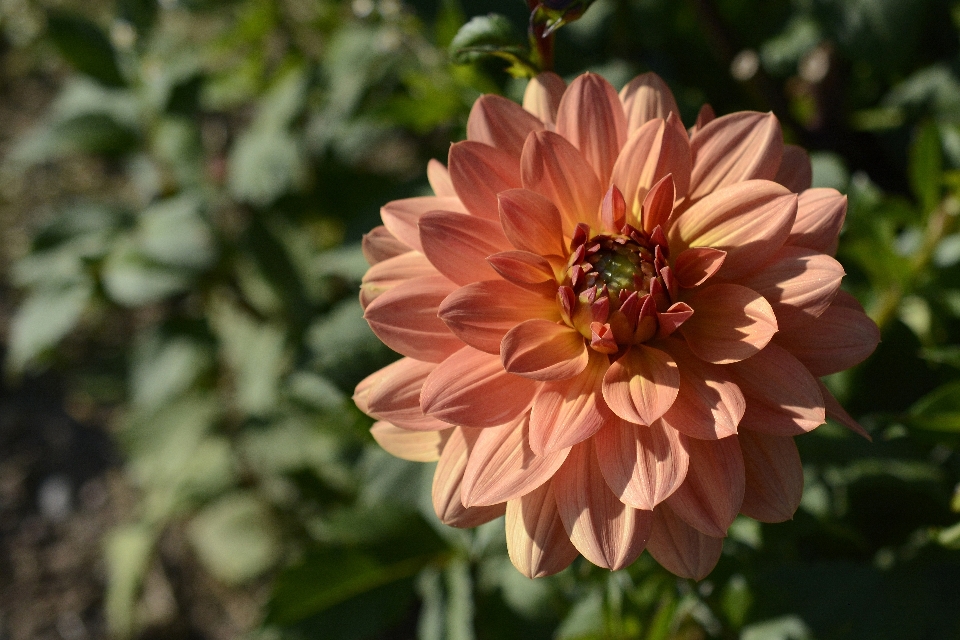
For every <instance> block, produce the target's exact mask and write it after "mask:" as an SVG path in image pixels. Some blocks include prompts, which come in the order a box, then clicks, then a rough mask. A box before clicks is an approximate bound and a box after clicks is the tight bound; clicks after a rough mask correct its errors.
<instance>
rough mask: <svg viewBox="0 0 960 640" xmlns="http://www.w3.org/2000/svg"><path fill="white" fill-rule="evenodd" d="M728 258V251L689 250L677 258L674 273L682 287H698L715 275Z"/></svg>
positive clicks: (709, 249) (706, 248) (705, 248)
mask: <svg viewBox="0 0 960 640" xmlns="http://www.w3.org/2000/svg"><path fill="white" fill-rule="evenodd" d="M726 258H727V252H726V251H720V250H719V249H711V248H710V247H696V248H694V249H687V250H686V251H684V252H682V253H681V254H680V255H678V256H677V261H676V263H675V264H674V272H675V273H676V274H677V281H678V282H679V283H680V286H681V287H684V288H686V289H692V288H693V287H698V286H700V285H701V284H703V283H704V282H706V281H707V280H709V279H710V277H711V276H712V275H713V274H715V273H716V272H717V271H718V270H719V269H720V267H721V266H722V265H723V261H724V260H725V259H726Z"/></svg>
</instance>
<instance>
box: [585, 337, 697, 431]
mask: <svg viewBox="0 0 960 640" xmlns="http://www.w3.org/2000/svg"><path fill="white" fill-rule="evenodd" d="M679 391H680V373H679V372H678V371H677V363H676V362H675V361H674V359H673V358H672V357H670V354H668V353H665V352H663V351H660V350H659V349H654V348H653V347H648V346H646V345H642V344H638V345H634V346H633V347H630V348H629V349H627V351H626V353H624V354H623V355H622V356H621V357H620V358H619V359H618V360H617V361H616V362H614V363H613V364H611V365H610V368H609V369H608V370H607V373H606V375H604V376H603V398H604V400H606V401H607V405H608V406H609V407H610V409H611V410H613V412H614V413H616V414H617V415H618V416H620V417H621V418H623V419H624V420H627V421H628V422H636V423H639V424H643V425H650V424H653V422H654V421H655V420H658V419H659V418H660V416H662V415H663V414H664V413H666V412H667V410H668V409H669V408H670V406H671V405H672V404H673V402H674V400H676V399H677V394H678V393H679Z"/></svg>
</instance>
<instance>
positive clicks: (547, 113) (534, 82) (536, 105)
mask: <svg viewBox="0 0 960 640" xmlns="http://www.w3.org/2000/svg"><path fill="white" fill-rule="evenodd" d="M566 90H567V83H566V82H564V81H563V78H561V77H560V76H558V75H557V74H555V73H553V72H552V71H544V72H542V73H539V74H537V75H536V76H535V77H533V78H530V82H528V83H527V88H526V90H524V92H523V108H524V109H526V110H527V111H529V112H530V113H532V114H533V115H535V116H537V118H539V119H540V120H541V121H542V122H543V123H544V124H545V125H547V126H548V127H552V125H553V124H554V123H556V121H557V109H558V108H559V107H560V100H561V99H562V98H563V92H564V91H566Z"/></svg>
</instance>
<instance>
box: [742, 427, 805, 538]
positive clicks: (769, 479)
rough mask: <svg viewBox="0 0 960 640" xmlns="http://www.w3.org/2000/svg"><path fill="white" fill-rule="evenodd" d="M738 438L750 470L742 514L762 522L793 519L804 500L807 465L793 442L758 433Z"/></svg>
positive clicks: (747, 470) (747, 467)
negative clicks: (805, 466) (805, 465)
mask: <svg viewBox="0 0 960 640" xmlns="http://www.w3.org/2000/svg"><path fill="white" fill-rule="evenodd" d="M737 438H738V439H739V440H740V448H741V450H742V451H743V462H744V465H745V469H746V488H745V490H744V494H743V504H742V505H741V506H740V513H742V514H744V515H746V516H750V517H751V518H753V519H754V520H759V521H760V522H783V521H785V520H790V519H791V518H793V514H794V513H796V511H797V507H799V506H800V498H801V497H802V496H803V465H802V464H801V463H800V452H799V451H797V445H796V444H794V442H793V438H790V437H781V436H771V435H767V434H765V433H757V432H755V431H745V432H743V433H741V434H740V435H739V436H737Z"/></svg>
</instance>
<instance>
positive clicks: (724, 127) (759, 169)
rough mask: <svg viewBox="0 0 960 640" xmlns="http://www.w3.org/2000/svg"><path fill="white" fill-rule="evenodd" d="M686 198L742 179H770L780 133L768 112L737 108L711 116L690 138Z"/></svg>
mask: <svg viewBox="0 0 960 640" xmlns="http://www.w3.org/2000/svg"><path fill="white" fill-rule="evenodd" d="M690 151H691V153H692V154H693V170H692V172H691V175H690V196H689V197H690V200H691V202H696V201H697V200H699V199H700V198H703V197H704V196H706V195H708V194H710V193H713V192H715V191H717V190H718V189H721V188H723V187H725V186H728V185H731V184H735V183H737V182H743V181H745V180H757V179H759V180H773V179H774V178H775V177H776V175H777V169H778V168H779V167H780V160H781V158H782V157H783V133H782V132H781V131H780V122H779V121H778V120H777V117H776V116H775V115H773V114H772V113H757V112H753V111H739V112H737V113H731V114H730V115H726V116H723V117H720V118H717V119H716V120H712V121H711V122H709V123H708V124H707V125H705V126H704V127H703V128H702V129H699V130H698V131H697V132H696V133H694V135H693V136H692V137H691V138H690Z"/></svg>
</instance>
